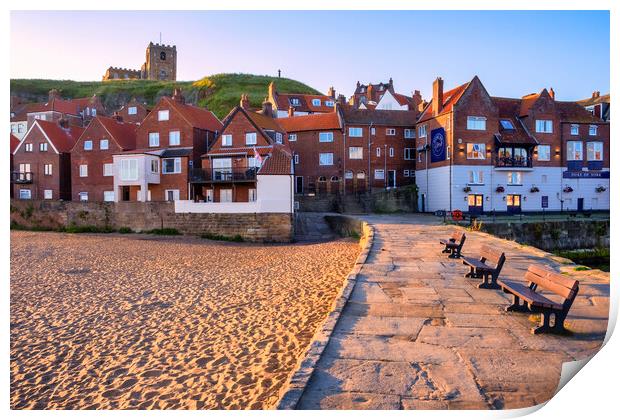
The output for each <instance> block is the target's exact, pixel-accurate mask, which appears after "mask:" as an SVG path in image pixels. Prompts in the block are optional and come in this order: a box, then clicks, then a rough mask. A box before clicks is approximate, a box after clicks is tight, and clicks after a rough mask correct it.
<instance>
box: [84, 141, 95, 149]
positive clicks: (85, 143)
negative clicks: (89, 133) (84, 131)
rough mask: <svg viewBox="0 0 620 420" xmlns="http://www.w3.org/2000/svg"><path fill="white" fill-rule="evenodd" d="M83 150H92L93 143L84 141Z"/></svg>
mask: <svg viewBox="0 0 620 420" xmlns="http://www.w3.org/2000/svg"><path fill="white" fill-rule="evenodd" d="M84 150H93V141H92V140H86V141H85V142H84Z"/></svg>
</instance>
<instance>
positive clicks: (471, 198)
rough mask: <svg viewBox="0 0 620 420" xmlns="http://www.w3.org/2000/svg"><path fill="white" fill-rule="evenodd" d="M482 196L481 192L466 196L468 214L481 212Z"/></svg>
mask: <svg viewBox="0 0 620 420" xmlns="http://www.w3.org/2000/svg"><path fill="white" fill-rule="evenodd" d="M483 203H484V196H483V195H482V194H469V195H468V196H467V204H468V206H469V213H470V214H482V211H483V206H484V204H483Z"/></svg>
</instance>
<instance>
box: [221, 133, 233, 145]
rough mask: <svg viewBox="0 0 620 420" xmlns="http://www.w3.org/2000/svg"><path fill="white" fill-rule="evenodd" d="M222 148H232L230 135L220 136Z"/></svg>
mask: <svg viewBox="0 0 620 420" xmlns="http://www.w3.org/2000/svg"><path fill="white" fill-rule="evenodd" d="M222 146H232V134H222Z"/></svg>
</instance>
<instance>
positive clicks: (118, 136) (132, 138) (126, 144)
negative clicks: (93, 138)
mask: <svg viewBox="0 0 620 420" xmlns="http://www.w3.org/2000/svg"><path fill="white" fill-rule="evenodd" d="M95 120H98V121H99V122H100V123H101V125H103V127H104V128H105V129H106V130H107V131H108V133H110V135H111V136H112V138H113V139H114V141H115V142H116V143H117V144H118V145H119V146H120V147H121V148H122V149H123V150H130V149H135V148H136V131H137V130H138V127H139V126H138V125H137V124H132V123H128V122H121V121H118V120H116V119H114V118H108V117H96V118H95ZM93 121H94V120H93ZM91 124H92V122H91Z"/></svg>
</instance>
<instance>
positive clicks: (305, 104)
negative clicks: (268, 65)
mask: <svg viewBox="0 0 620 420" xmlns="http://www.w3.org/2000/svg"><path fill="white" fill-rule="evenodd" d="M335 100H336V91H335V90H334V88H333V87H331V88H329V91H328V92H327V95H315V94H305V93H280V92H278V90H277V88H276V85H275V83H274V82H271V83H270V84H269V89H268V92H267V101H268V102H269V103H270V104H271V108H272V115H273V117H275V118H283V117H289V116H294V115H309V114H320V113H324V112H332V111H333V109H334V102H335Z"/></svg>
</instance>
